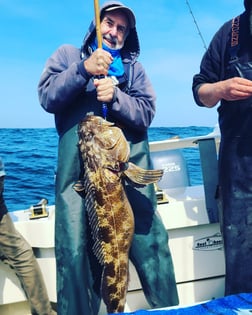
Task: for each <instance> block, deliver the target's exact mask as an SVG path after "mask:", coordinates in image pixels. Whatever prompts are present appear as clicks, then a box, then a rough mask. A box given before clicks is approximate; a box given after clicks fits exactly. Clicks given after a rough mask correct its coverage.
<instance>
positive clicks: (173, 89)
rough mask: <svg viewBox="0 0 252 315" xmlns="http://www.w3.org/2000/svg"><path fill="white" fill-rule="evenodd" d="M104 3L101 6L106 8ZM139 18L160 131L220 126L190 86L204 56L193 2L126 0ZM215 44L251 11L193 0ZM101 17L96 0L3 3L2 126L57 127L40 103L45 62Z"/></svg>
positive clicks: (236, 0) (228, 1)
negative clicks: (223, 29) (226, 26)
mask: <svg viewBox="0 0 252 315" xmlns="http://www.w3.org/2000/svg"><path fill="white" fill-rule="evenodd" d="M102 3H103V1H101V2H100V4H102ZM124 3H125V4H126V5H128V6H130V7H131V8H132V9H133V10H134V12H135V15H136V18H137V31H138V35H139V38H140V47H141V55H140V58H139V60H140V61H141V62H142V64H143V65H144V67H145V69H146V72H147V74H148V76H149V77H150V79H151V81H152V83H153V86H154V88H155V91H156V94H157V112H156V116H155V118H154V121H153V123H152V126H153V127H161V126H167V127H175V126H192V125H197V126H214V125H215V124H216V122H217V112H216V108H217V107H215V108H214V109H207V108H200V107H198V106H196V105H195V103H194V101H193V98H192V92H191V84H192V77H193V75H194V74H195V73H197V72H198V70H199V64H200V60H201V58H202V55H203V54H204V52H205V48H204V45H203V42H202V40H201V37H200V35H199V33H198V30H197V28H196V25H195V23H194V20H193V17H192V15H191V14H190V11H189V8H188V5H187V1H186V0H155V1H150V0H149V1H147V0H145V1H143V0H126V1H124ZM189 4H190V6H191V9H192V12H193V14H194V16H195V18H196V21H197V24H198V26H199V28H200V31H201V34H202V35H203V38H204V41H205V42H206V44H207V45H208V44H209V42H210V40H211V38H212V36H213V35H214V33H215V32H216V31H217V29H218V28H219V27H220V26H221V25H222V24H223V23H224V22H225V21H226V20H228V19H230V18H232V17H233V16H236V15H238V14H239V13H241V12H242V11H243V10H244V7H243V1H242V0H190V1H189ZM93 16H94V5H93V1H91V0H71V1H70V0H68V1H66V0H52V1H45V0H43V1H42V0H32V1H31V0H0V21H1V22H0V23H1V31H0V40H1V50H0V53H1V58H0V71H1V74H0V86H1V107H0V108H1V112H0V128H29V127H31V128H33V127H38V128H40V127H42V128H44V127H54V119H53V115H52V114H49V113H46V112H45V111H44V110H43V109H42V108H41V107H40V104H39V102H38V96H37V84H38V80H39V77H40V74H41V72H42V69H43V67H44V64H45V61H46V59H47V58H48V57H49V56H50V55H51V54H52V53H53V52H54V51H55V50H56V49H57V48H58V46H60V45H61V44H63V43H69V44H73V45H75V46H78V47H79V46H80V45H81V43H82V39H83V37H84V35H85V33H86V30H87V28H88V26H89V24H90V21H91V20H92V18H93Z"/></svg>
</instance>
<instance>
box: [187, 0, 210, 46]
mask: <svg viewBox="0 0 252 315" xmlns="http://www.w3.org/2000/svg"><path fill="white" fill-rule="evenodd" d="M185 2H186V4H187V6H188V9H189V12H190V13H191V16H192V18H193V22H194V24H195V25H196V28H197V30H198V34H199V36H200V38H201V40H202V43H203V46H204V48H205V50H207V46H206V43H205V40H204V37H203V35H202V33H201V31H200V28H199V26H198V23H197V21H196V18H195V16H194V14H193V11H192V9H191V6H190V4H189V1H188V0H185Z"/></svg>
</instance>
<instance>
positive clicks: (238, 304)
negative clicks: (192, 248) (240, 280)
mask: <svg viewBox="0 0 252 315" xmlns="http://www.w3.org/2000/svg"><path fill="white" fill-rule="evenodd" d="M120 314H121V315H213V314H219V315H237V314H239V315H251V314H252V293H241V294H236V295H230V296H227V297H224V298H219V299H215V300H211V301H209V302H206V303H203V304H197V305H194V306H189V307H182V308H175V309H170V310H167V309H166V310H152V311H146V310H138V311H135V312H131V313H120ZM117 315H119V314H117Z"/></svg>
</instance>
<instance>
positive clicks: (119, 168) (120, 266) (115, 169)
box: [74, 115, 162, 314]
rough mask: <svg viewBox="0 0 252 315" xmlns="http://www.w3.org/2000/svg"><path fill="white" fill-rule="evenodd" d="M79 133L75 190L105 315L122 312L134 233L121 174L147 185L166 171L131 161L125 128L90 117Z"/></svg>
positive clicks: (132, 217) (81, 125)
mask: <svg viewBox="0 0 252 315" xmlns="http://www.w3.org/2000/svg"><path fill="white" fill-rule="evenodd" d="M78 133H79V149H80V152H81V156H82V160H83V167H84V174H83V177H82V179H81V180H80V181H78V182H77V183H76V184H75V186H74V188H75V190H76V191H77V192H78V193H79V194H80V195H81V196H83V197H84V199H85V204H86V209H87V212H88V217H89V224H90V226H91V230H92V236H93V239H94V247H93V252H94V254H95V255H96V257H97V259H98V260H99V262H100V264H101V265H102V266H103V273H102V279H101V295H102V298H103V301H104V303H105V304H106V307H107V312H108V313H111V314H112V313H120V312H123V311H124V306H125V302H126V294H127V289H128V281H129V249H130V246H131V242H132V238H133V234H134V216H133V212H132V208H131V206H130V203H129V201H128V198H127V196H126V193H125V190H124V186H123V184H122V176H129V177H130V176H131V174H132V181H135V182H138V184H146V183H149V182H151V181H152V182H153V181H157V178H158V179H160V177H161V176H162V172H159V173H158V174H157V173H155V171H153V174H152V172H151V171H145V170H142V169H139V168H137V167H136V166H135V165H133V164H132V163H128V159H129V155H130V148H129V144H128V142H127V141H126V139H125V137H124V135H123V133H122V131H121V129H119V128H118V127H116V126H114V124H113V123H110V122H108V121H106V120H104V119H103V118H101V117H99V116H93V115H89V116H86V118H85V119H84V120H83V121H81V122H80V124H79V131H78ZM154 173H155V174H154ZM152 175H153V176H152Z"/></svg>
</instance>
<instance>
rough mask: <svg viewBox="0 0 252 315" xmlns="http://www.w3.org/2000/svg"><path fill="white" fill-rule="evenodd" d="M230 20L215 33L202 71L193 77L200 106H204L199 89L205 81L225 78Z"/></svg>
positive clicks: (193, 85)
mask: <svg viewBox="0 0 252 315" xmlns="http://www.w3.org/2000/svg"><path fill="white" fill-rule="evenodd" d="M230 29H231V23H230V21H228V22H226V23H225V24H224V25H223V26H222V27H221V28H220V29H219V30H218V31H217V33H216V34H215V35H214V37H213V39H212V40H211V42H210V45H209V47H208V49H207V51H206V52H205V54H204V56H203V58H202V61H201V64H200V72H199V73H198V74H196V75H195V76H194V77H193V84H192V90H193V96H194V100H195V102H196V103H197V104H198V105H199V106H204V104H202V103H201V102H200V100H199V96H198V90H199V88H200V86H201V85H202V84H204V83H215V82H218V81H220V80H223V79H224V72H225V71H224V70H225V67H226V65H227V58H228V56H227V45H228V43H229V41H230Z"/></svg>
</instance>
